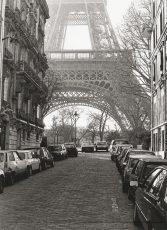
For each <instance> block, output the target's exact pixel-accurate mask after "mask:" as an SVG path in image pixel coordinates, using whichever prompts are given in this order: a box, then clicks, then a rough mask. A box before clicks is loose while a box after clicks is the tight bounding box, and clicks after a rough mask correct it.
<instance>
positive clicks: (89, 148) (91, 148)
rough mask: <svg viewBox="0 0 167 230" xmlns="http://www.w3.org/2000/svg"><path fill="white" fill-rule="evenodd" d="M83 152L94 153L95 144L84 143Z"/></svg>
mask: <svg viewBox="0 0 167 230" xmlns="http://www.w3.org/2000/svg"><path fill="white" fill-rule="evenodd" d="M81 152H94V144H93V143H92V142H83V143H82V145H81Z"/></svg>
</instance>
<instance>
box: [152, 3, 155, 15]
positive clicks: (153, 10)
mask: <svg viewBox="0 0 167 230" xmlns="http://www.w3.org/2000/svg"><path fill="white" fill-rule="evenodd" d="M152 13H153V19H154V18H155V1H153V9H152Z"/></svg>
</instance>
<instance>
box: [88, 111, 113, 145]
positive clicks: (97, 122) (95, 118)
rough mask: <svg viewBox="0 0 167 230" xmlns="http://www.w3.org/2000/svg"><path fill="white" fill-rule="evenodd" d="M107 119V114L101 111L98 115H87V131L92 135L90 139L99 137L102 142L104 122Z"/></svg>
mask: <svg viewBox="0 0 167 230" xmlns="http://www.w3.org/2000/svg"><path fill="white" fill-rule="evenodd" d="M108 119H109V116H108V113H106V112H105V111H102V112H101V114H99V113H92V112H90V113H89V121H90V122H89V125H88V129H89V130H90V132H91V133H92V139H93V137H95V135H97V133H98V135H99V137H100V140H101V141H102V140H103V137H104V132H105V128H106V122H107V120H108Z"/></svg>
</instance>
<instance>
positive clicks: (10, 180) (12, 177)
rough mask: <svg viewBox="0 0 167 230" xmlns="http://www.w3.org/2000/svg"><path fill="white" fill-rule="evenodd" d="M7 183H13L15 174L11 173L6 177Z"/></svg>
mask: <svg viewBox="0 0 167 230" xmlns="http://www.w3.org/2000/svg"><path fill="white" fill-rule="evenodd" d="M7 183H8V185H14V183H15V175H14V174H13V173H12V174H11V175H10V176H9V177H8V179H7Z"/></svg>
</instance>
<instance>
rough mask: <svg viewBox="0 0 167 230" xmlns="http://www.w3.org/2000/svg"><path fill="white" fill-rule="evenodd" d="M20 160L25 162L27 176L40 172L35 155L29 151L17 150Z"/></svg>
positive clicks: (38, 162) (39, 165)
mask: <svg viewBox="0 0 167 230" xmlns="http://www.w3.org/2000/svg"><path fill="white" fill-rule="evenodd" d="M17 153H18V154H19V156H20V158H21V159H22V160H23V161H26V164H27V168H28V172H29V176H31V175H32V173H34V172H35V171H41V169H42V168H41V162H40V159H39V158H38V157H37V155H36V154H35V153H34V152H33V151H31V150H17Z"/></svg>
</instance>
